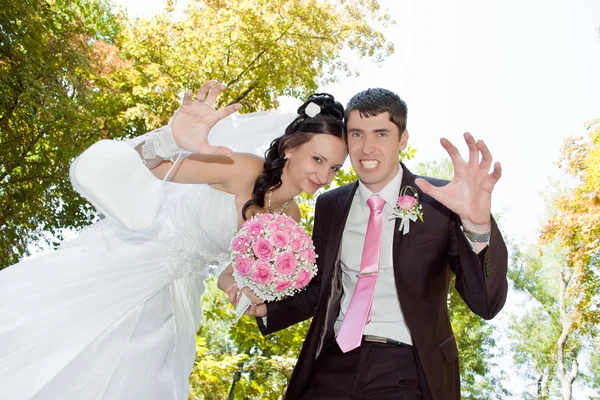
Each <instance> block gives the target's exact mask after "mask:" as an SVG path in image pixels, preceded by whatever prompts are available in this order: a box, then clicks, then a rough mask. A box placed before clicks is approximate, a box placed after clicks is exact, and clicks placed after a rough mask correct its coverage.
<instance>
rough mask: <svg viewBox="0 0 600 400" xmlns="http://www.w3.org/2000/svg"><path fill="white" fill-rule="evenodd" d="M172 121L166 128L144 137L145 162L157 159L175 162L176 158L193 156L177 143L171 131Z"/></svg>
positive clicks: (143, 155)
mask: <svg viewBox="0 0 600 400" xmlns="http://www.w3.org/2000/svg"><path fill="white" fill-rule="evenodd" d="M171 121H172V119H171V120H169V123H168V124H167V125H166V126H162V127H160V128H158V129H155V130H153V131H152V132H149V133H147V134H146V135H144V143H143V144H142V157H143V159H144V162H146V161H147V160H154V159H156V158H157V157H160V158H162V159H165V160H171V161H173V160H174V159H175V158H177V159H179V158H182V157H187V156H188V155H189V154H191V153H190V152H187V151H185V150H183V149H181V148H180V147H179V146H177V143H175V139H174V138H173V132H172V131H171Z"/></svg>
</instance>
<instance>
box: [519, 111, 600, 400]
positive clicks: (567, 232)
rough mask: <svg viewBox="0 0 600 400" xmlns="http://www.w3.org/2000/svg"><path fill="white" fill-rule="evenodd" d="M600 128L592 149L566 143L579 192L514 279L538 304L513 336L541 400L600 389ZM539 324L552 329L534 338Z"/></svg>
mask: <svg viewBox="0 0 600 400" xmlns="http://www.w3.org/2000/svg"><path fill="white" fill-rule="evenodd" d="M598 122H599V121H594V122H592V123H589V124H588V125H587V128H588V130H589V131H590V140H589V141H585V140H583V138H568V139H567V140H566V141H565V145H564V146H563V148H562V156H561V159H560V161H559V165H560V166H561V167H562V168H563V169H564V170H565V171H567V172H568V173H569V174H571V175H572V176H574V177H575V178H576V182H577V184H576V186H575V187H574V188H573V189H570V190H567V191H566V193H567V194H561V195H557V196H554V197H553V198H552V199H550V200H551V202H552V203H553V204H552V209H551V213H552V215H551V217H550V218H549V220H548V222H546V223H545V224H544V226H543V228H542V230H541V235H540V244H539V248H538V250H537V253H538V254H535V252H533V251H529V252H522V251H516V252H515V256H514V259H513V265H514V267H513V269H512V271H511V272H510V276H511V279H512V280H513V282H514V284H515V288H516V289H517V290H519V291H522V292H524V293H527V294H528V295H529V296H530V297H531V298H532V299H533V300H534V306H532V310H531V312H530V313H529V314H528V315H527V316H525V317H522V318H515V319H514V321H513V325H512V326H511V330H512V332H513V333H512V337H513V341H514V348H515V361H516V363H517V364H518V365H526V366H528V367H529V369H530V370H533V371H534V374H535V379H536V381H537V388H538V390H537V398H538V399H547V398H551V396H552V395H553V394H554V393H559V394H560V397H561V398H563V399H571V398H572V392H573V386H574V383H575V381H576V380H577V381H580V382H581V383H582V384H586V383H591V386H595V387H597V382H598V379H599V378H600V377H599V376H598V372H597V370H595V369H594V368H593V364H594V363H596V362H597V357H598V356H597V352H598V342H597V338H598V334H599V328H600V324H599V323H600V310H599V309H598V303H599V301H600V276H599V271H598V260H599V255H600V248H599V246H598V243H599V242H598V240H599V239H598V238H599V237H600V191H599V186H598V184H599V183H600V168H599V167H598V165H599V164H600V127H599V125H598ZM563 192H564V190H563ZM534 324H537V325H539V324H543V326H544V327H545V328H546V329H544V330H542V331H537V332H536V331H529V330H528V327H530V326H533V325H534ZM594 340H596V342H594ZM588 358H589V359H590V361H589V362H588V366H587V368H586V366H585V363H586V360H587V359H588ZM590 366H592V367H590ZM586 370H587V371H589V372H590V373H591V375H589V374H587V373H586ZM594 382H596V383H595V384H594ZM588 386H590V385H588Z"/></svg>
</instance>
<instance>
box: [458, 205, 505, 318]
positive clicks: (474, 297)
mask: <svg viewBox="0 0 600 400" xmlns="http://www.w3.org/2000/svg"><path fill="white" fill-rule="evenodd" d="M452 225H453V227H452V228H451V229H452V233H451V237H450V246H449V254H448V256H449V257H448V258H449V263H450V268H451V269H452V271H453V272H454V274H455V275H456V284H455V287H456V290H457V291H458V293H459V294H460V295H461V297H462V298H463V300H464V301H465V303H466V304H467V305H468V306H469V308H470V309H471V310H472V311H473V312H474V313H475V314H477V315H479V316H480V317H482V318H484V319H492V318H494V316H496V314H498V312H500V310H501V309H502V307H503V306H504V303H505V302H506V294H507V291H508V282H507V279H506V271H507V266H508V252H507V249H506V244H505V243H504V239H503V238H502V234H501V233H500V231H499V229H498V225H497V224H496V221H495V220H494V218H492V233H491V237H490V243H489V246H488V247H487V248H485V249H484V250H482V251H481V252H480V253H479V254H475V253H474V252H473V250H472V249H471V245H470V244H469V242H468V240H467V238H466V237H465V236H464V234H463V233H462V230H461V228H460V226H461V223H460V218H458V216H456V218H455V220H454V221H453V224H452Z"/></svg>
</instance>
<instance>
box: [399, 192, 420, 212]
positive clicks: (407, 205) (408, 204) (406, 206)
mask: <svg viewBox="0 0 600 400" xmlns="http://www.w3.org/2000/svg"><path fill="white" fill-rule="evenodd" d="M416 203H417V199H416V198H415V197H414V196H410V195H408V194H405V195H404V196H400V197H398V201H397V202H396V206H398V207H399V208H400V209H401V210H407V211H408V210H410V209H411V208H413V206H414V205H415V204H416Z"/></svg>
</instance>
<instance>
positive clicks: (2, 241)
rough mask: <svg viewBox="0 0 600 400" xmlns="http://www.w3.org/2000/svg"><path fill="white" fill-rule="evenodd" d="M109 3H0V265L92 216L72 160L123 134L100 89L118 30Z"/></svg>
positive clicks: (88, 0)
mask: <svg viewBox="0 0 600 400" xmlns="http://www.w3.org/2000/svg"><path fill="white" fill-rule="evenodd" d="M116 19H117V16H116V15H114V14H113V13H112V10H111V8H110V7H109V6H108V4H107V3H106V2H105V0H75V1H66V0H55V1H37V0H36V1H34V0H28V1H16V0H7V1H4V2H3V4H2V7H0V27H1V29H0V145H1V146H2V152H0V230H1V232H2V234H1V235H0V260H1V261H0V268H2V267H5V266H7V265H10V264H12V263H14V262H16V261H18V259H19V258H20V257H21V256H23V255H24V254H27V253H28V251H27V246H28V245H29V244H30V243H33V242H35V241H37V240H39V239H40V238H41V237H43V231H49V232H52V233H55V232H57V231H59V230H60V229H62V228H65V227H79V226H82V225H83V224H85V223H86V222H87V221H88V220H89V219H90V213H89V209H88V208H86V207H83V206H82V204H83V202H82V201H81V200H79V199H78V196H76V195H75V193H74V192H73V191H72V190H71V188H70V184H69V180H68V179H67V173H68V166H69V161H70V160H71V159H72V158H73V157H74V156H75V155H76V154H77V153H79V152H80V151H81V149H83V148H85V147H86V146H88V145H89V144H91V143H93V142H94V141H96V140H98V139H99V138H100V137H101V134H102V132H103V130H105V132H111V131H119V130H120V129H119V128H118V126H115V124H113V121H112V120H111V119H110V116H111V115H114V114H116V113H117V110H118V109H119V107H118V104H116V103H118V102H115V101H114V99H113V98H112V97H111V95H110V93H107V91H106V90H104V88H102V87H101V86H98V85H96V84H95V83H94V81H95V79H96V78H97V76H98V75H99V74H101V73H102V72H103V71H104V70H106V69H107V68H109V67H110V65H107V64H106V62H105V59H103V58H102V57H101V54H102V48H101V47H99V44H101V43H110V42H111V41H112V40H113V39H114V37H115V36H116V34H117V32H118V29H119V26H118V23H117V20H116Z"/></svg>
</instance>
